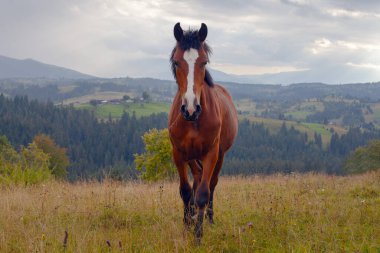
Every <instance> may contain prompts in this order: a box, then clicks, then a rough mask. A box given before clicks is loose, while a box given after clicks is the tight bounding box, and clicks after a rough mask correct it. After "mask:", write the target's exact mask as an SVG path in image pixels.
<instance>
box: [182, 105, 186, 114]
mask: <svg viewBox="0 0 380 253" xmlns="http://www.w3.org/2000/svg"><path fill="white" fill-rule="evenodd" d="M185 111H186V106H185V105H182V106H181V112H182V113H184V112H185Z"/></svg>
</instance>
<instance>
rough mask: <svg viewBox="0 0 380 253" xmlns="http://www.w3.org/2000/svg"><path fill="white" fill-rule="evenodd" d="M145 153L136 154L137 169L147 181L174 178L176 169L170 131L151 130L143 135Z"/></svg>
mask: <svg viewBox="0 0 380 253" xmlns="http://www.w3.org/2000/svg"><path fill="white" fill-rule="evenodd" d="M142 138H143V141H144V144H145V152H144V153H142V154H135V165H136V169H137V170H138V171H140V172H141V178H142V179H144V180H147V181H157V180H160V179H166V178H173V177H174V176H175V174H176V167H175V166H174V164H173V162H172V146H171V143H170V139H169V131H168V129H167V128H166V129H162V130H157V129H151V130H150V131H149V132H146V133H145V134H144V135H143V137H142Z"/></svg>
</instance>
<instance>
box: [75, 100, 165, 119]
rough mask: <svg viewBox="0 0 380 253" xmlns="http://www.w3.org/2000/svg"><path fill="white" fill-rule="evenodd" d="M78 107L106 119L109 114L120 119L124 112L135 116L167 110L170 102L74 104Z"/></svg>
mask: <svg viewBox="0 0 380 253" xmlns="http://www.w3.org/2000/svg"><path fill="white" fill-rule="evenodd" d="M76 107H77V108H79V109H87V110H90V111H93V112H94V113H95V115H96V117H97V118H100V119H108V117H109V116H111V118H112V119H120V118H121V117H122V116H123V114H124V112H126V113H129V115H132V114H133V113H135V114H136V117H143V116H149V115H152V114H153V113H161V112H166V113H167V112H169V109H170V104H169V103H164V102H150V103H128V104H100V105H97V106H93V105H91V104H89V103H85V104H80V105H78V106H76Z"/></svg>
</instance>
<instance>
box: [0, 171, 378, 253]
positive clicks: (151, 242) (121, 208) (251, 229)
mask: <svg viewBox="0 0 380 253" xmlns="http://www.w3.org/2000/svg"><path fill="white" fill-rule="evenodd" d="M0 191H1V192H0V196H1V205H0V252H379V251H380V171H378V172H371V173H367V174H364V175H357V176H347V177H340V176H339V177H338V176H327V175H320V174H306V175H299V174H295V175H286V176H284V175H274V176H255V177H246V178H241V177H236V178H222V179H221V180H220V183H219V185H218V187H217V190H216V195H215V199H214V200H215V204H214V208H215V224H214V225H208V224H205V227H204V238H203V240H202V244H201V246H199V247H197V246H195V244H194V237H193V235H192V232H188V231H186V230H184V227H183V225H182V213H183V211H182V203H181V200H180V197H179V193H178V183H177V182H173V183H171V182H163V183H154V184H144V183H136V182H129V183H118V182H110V181H108V182H107V181H106V182H104V183H95V182H93V183H76V184H69V183H58V182H51V183H47V184H44V185H39V186H34V187H13V188H10V189H9V188H2V189H1V190H0ZM65 231H66V232H67V239H66V240H65V239H64V238H65Z"/></svg>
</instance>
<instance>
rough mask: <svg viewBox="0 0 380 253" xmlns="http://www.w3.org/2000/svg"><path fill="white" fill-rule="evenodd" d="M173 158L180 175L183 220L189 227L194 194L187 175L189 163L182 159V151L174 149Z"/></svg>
mask: <svg viewBox="0 0 380 253" xmlns="http://www.w3.org/2000/svg"><path fill="white" fill-rule="evenodd" d="M173 160H174V163H175V165H176V167H177V170H178V175H179V180H180V184H179V194H180V195H181V198H182V201H183V222H184V224H185V225H186V226H187V227H190V225H191V212H190V199H191V195H192V190H191V186H190V184H189V179H188V176H187V163H186V162H185V161H184V160H183V159H182V156H181V154H180V153H178V152H177V151H176V150H175V149H173Z"/></svg>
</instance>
